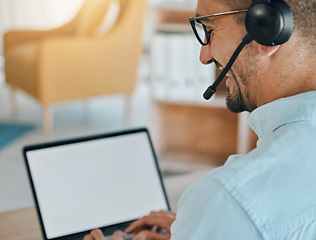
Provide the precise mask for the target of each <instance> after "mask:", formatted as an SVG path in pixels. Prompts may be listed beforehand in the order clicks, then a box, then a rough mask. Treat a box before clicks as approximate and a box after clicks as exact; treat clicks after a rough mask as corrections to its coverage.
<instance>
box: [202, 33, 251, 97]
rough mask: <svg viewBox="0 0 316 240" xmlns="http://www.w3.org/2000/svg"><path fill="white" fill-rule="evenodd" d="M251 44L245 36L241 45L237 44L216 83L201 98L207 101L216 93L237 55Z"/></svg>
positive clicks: (248, 37)
mask: <svg viewBox="0 0 316 240" xmlns="http://www.w3.org/2000/svg"><path fill="white" fill-rule="evenodd" d="M251 42H252V38H251V37H250V36H249V35H248V34H246V36H244V38H243V39H242V41H241V43H240V44H239V46H238V47H237V48H236V50H235V52H234V53H233V56H232V57H231V58H230V60H229V62H228V63H227V65H226V67H225V68H224V69H223V71H222V72H221V74H220V75H219V76H218V78H217V79H216V81H215V82H214V83H213V84H212V85H211V86H209V87H208V88H207V89H206V91H205V92H204V94H203V97H204V98H205V99H206V100H209V99H210V98H211V97H212V96H213V94H214V93H215V92H216V88H217V86H218V85H219V84H220V83H221V81H222V80H223V79H224V77H225V75H226V73H227V72H228V71H229V69H230V68H231V67H232V65H233V64H234V62H235V60H236V59H237V57H238V55H239V53H240V52H241V50H242V49H243V48H244V47H245V46H246V45H247V44H248V43H251Z"/></svg>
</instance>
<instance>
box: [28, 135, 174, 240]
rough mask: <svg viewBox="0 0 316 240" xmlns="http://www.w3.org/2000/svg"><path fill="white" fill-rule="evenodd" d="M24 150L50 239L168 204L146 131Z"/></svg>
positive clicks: (147, 211) (129, 217) (133, 217)
mask: <svg viewBox="0 0 316 240" xmlns="http://www.w3.org/2000/svg"><path fill="white" fill-rule="evenodd" d="M26 155H27V159H28V163H29V167H30V171H31V175H32V179H33V184H34V188H35V191H36V195H37V199H38V204H39V208H40V211H41V213H42V219H43V224H44V228H45V231H46V235H47V238H48V239H51V238H55V237H60V236H64V235H69V234H72V233H77V232H81V231H86V230H90V229H94V228H98V227H103V226H108V225H112V224H116V223H120V222H125V221H128V220H133V219H137V218H139V217H142V216H143V215H145V214H148V213H149V212H150V211H153V210H155V211H156V210H160V209H164V210H167V208H168V207H167V203H166V200H165V197H164V193H163V189H162V185H161V182H160V178H159V175H158V171H157V167H156V165H155V161H154V157H153V153H152V150H151V147H150V143H149V140H148V136H147V134H146V133H145V132H139V133H134V134H127V135H120V136H116V137H110V138H105V139H98V140H92V141H88V142H81V143H75V144H69V145H63V146H57V147H52V148H47V149H40V150H34V151H29V152H27V153H26Z"/></svg>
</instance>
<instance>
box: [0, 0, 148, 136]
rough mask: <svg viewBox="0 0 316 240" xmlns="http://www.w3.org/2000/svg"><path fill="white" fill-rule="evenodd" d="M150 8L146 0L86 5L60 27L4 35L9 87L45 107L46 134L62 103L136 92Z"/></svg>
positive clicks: (99, 1) (93, 1) (100, 0)
mask: <svg viewBox="0 0 316 240" xmlns="http://www.w3.org/2000/svg"><path fill="white" fill-rule="evenodd" d="M146 7H147V5H146V0H133V1H131V0H85V2H84V4H83V6H82V8H81V9H80V11H79V12H78V14H77V15H76V16H75V17H74V19H73V20H72V21H70V22H69V23H67V24H65V25H64V26H62V27H60V28H57V29H53V30H48V31H10V32H7V33H6V34H5V35H4V58H5V76H6V82H7V84H9V85H10V86H11V87H12V89H21V90H22V91H24V92H26V93H28V94H30V95H31V96H33V97H35V98H36V99H37V100H38V101H39V102H40V103H41V104H43V106H44V122H43V127H44V129H46V130H49V128H50V125H51V123H50V114H49V109H50V106H51V105H52V104H54V103H56V102H61V101H69V100H75V99H84V98H89V97H94V96H100V95H106V94H125V95H126V96H129V95H131V94H132V93H133V91H134V89H135V85H136V82H137V70H138V64H139V57H140V55H141V52H142V30H143V22H144V13H145V10H146ZM109 16H110V18H109ZM45 113H46V114H45Z"/></svg>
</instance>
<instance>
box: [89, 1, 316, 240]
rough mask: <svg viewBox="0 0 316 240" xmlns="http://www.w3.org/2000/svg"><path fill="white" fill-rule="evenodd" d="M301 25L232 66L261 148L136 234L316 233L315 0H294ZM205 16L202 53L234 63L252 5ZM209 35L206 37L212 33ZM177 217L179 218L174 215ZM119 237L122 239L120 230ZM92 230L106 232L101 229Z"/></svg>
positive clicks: (235, 105) (233, 88)
mask: <svg viewBox="0 0 316 240" xmlns="http://www.w3.org/2000/svg"><path fill="white" fill-rule="evenodd" d="M286 2H287V3H288V4H289V6H290V7H291V9H292V11H293V12H294V17H295V30H294V33H293V35H292V37H291V38H290V39H289V41H287V42H286V43H284V44H282V45H277V46H263V45H260V44H258V43H257V42H255V41H252V42H251V43H250V44H248V45H246V47H245V48H244V49H243V50H242V52H241V53H240V55H239V56H238V58H237V60H236V62H235V63H234V65H233V66H232V68H231V70H230V71H229V72H228V76H229V77H228V80H227V81H226V86H227V89H228V96H227V99H226V100H227V101H226V102H227V107H228V108H229V109H230V110H231V111H233V112H242V111H249V112H252V113H251V115H250V117H249V124H250V126H251V127H252V128H253V130H254V131H255V132H256V133H257V135H258V137H259V140H258V143H257V148H255V149H254V150H253V151H251V152H249V153H248V154H245V155H234V156H230V157H229V158H228V160H227V161H226V163H225V164H224V166H222V167H220V168H217V169H215V170H214V171H212V172H210V173H209V174H207V175H205V176H204V177H202V178H201V179H200V180H199V181H198V182H196V183H195V184H194V185H192V186H191V187H190V188H189V189H187V190H186V192H185V193H184V194H183V195H182V197H181V199H180V201H179V205H178V212H177V217H176V220H175V221H174V222H173V220H174V218H175V216H174V215H172V214H171V213H168V212H159V213H157V212H155V213H151V214H150V215H149V216H146V217H144V218H142V219H140V220H138V221H136V222H134V223H133V224H132V225H131V226H130V227H129V228H128V229H127V230H126V231H127V232H129V233H132V232H134V233H136V236H135V238H134V239H169V237H170V235H161V234H159V233H157V232H154V231H151V230H150V229H151V228H152V227H153V226H155V229H157V228H158V229H159V228H165V229H167V230H169V229H170V226H171V224H172V226H171V230H170V231H169V233H171V239H181V240H183V239H216V240H218V239H223V240H226V239H234V240H237V239H241V240H245V239H246V240H247V239H250V240H254V239H304V240H307V239H316V188H315V183H316V67H315V63H316V21H315V18H316V1H315V0H286ZM250 5H251V1H250V0H199V1H198V4H197V9H196V13H197V15H198V16H204V15H211V14H216V13H223V12H229V11H235V10H243V9H248V7H249V6H250ZM239 12H240V13H238V14H228V15H222V16H220V17H214V18H206V19H204V20H201V23H203V24H204V25H205V26H206V27H207V30H208V31H211V34H210V41H209V43H208V44H207V45H205V46H202V48H201V54H200V61H201V62H202V63H203V64H210V63H212V62H215V64H216V65H217V66H218V67H222V66H226V64H227V63H228V61H229V59H230V57H231V56H232V53H233V52H234V51H235V49H236V47H237V46H238V45H239V44H240V42H241V39H242V38H243V37H244V36H245V34H246V29H245V24H244V22H245V14H246V13H244V12H241V11H239ZM204 40H205V39H204ZM172 222H173V223H172ZM115 237H116V239H122V238H121V237H122V236H121V234H120V233H116V236H115ZM88 239H96V240H99V239H103V236H102V234H101V232H99V231H98V230H94V231H93V232H92V233H91V234H90V235H87V236H86V238H85V240H88Z"/></svg>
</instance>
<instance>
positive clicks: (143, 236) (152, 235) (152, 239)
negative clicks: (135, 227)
mask: <svg viewBox="0 0 316 240" xmlns="http://www.w3.org/2000/svg"><path fill="white" fill-rule="evenodd" d="M169 239H170V234H159V233H157V232H153V231H149V230H144V231H141V232H140V233H138V234H137V235H136V236H135V237H134V238H133V240H169Z"/></svg>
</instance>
